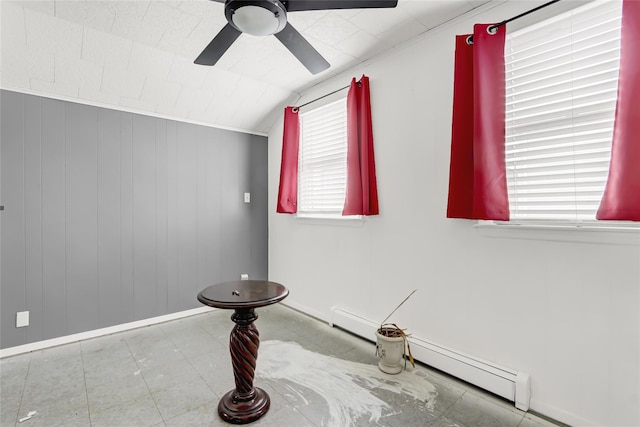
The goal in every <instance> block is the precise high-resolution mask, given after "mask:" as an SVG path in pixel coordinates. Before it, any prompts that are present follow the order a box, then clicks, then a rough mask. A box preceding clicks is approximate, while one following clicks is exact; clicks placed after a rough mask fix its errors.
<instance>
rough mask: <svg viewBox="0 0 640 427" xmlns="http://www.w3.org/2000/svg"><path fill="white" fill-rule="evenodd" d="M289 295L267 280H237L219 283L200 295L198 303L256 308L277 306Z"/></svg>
mask: <svg viewBox="0 0 640 427" xmlns="http://www.w3.org/2000/svg"><path fill="white" fill-rule="evenodd" d="M287 295H289V290H288V289H287V288H285V287H284V286H283V285H281V284H280V283H276V282H269V281H266V280H237V281H233V282H224V283H218V284H217V285H211V286H209V287H208V288H205V289H204V290H202V292H200V293H199V294H198V301H200V302H201V303H202V304H205V305H208V306H210V307H216V308H256V307H264V306H265V305H270V304H275V303H277V302H279V301H282V300H283V299H285V298H286V296H287Z"/></svg>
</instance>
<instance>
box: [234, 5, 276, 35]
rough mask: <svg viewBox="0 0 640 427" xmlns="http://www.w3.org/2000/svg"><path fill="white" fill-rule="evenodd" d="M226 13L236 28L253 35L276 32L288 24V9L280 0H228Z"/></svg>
mask: <svg viewBox="0 0 640 427" xmlns="http://www.w3.org/2000/svg"><path fill="white" fill-rule="evenodd" d="M224 15H225V17H226V18H227V21H229V24H231V25H232V26H233V27H234V28H235V29H236V30H238V31H241V32H243V33H247V34H251V35H253V36H268V35H271V34H276V33H278V32H280V31H282V29H284V27H285V26H286V25H287V10H286V9H285V7H284V5H283V4H282V3H281V2H280V1H279V0H227V1H226V2H225V5H224Z"/></svg>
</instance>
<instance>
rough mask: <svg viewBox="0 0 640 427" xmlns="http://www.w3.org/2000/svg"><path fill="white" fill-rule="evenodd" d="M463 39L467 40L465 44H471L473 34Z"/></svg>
mask: <svg viewBox="0 0 640 427" xmlns="http://www.w3.org/2000/svg"><path fill="white" fill-rule="evenodd" d="M465 41H466V42H467V44H468V45H469V46H473V36H467V38H466V39H465Z"/></svg>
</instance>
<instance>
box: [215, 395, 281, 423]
mask: <svg viewBox="0 0 640 427" xmlns="http://www.w3.org/2000/svg"><path fill="white" fill-rule="evenodd" d="M254 390H255V394H254V396H253V397H252V398H251V399H248V400H243V399H239V398H238V392H237V391H236V390H231V391H230V392H228V393H227V394H225V395H224V396H223V397H222V399H220V403H218V414H219V415H220V418H222V419H223V420H225V421H226V422H228V423H231V424H248V423H251V422H254V421H256V420H257V419H258V418H260V417H261V416H263V415H264V414H266V413H267V411H268V410H269V406H270V405H271V400H270V399H269V395H268V394H267V392H266V391H264V390H262V389H261V388H259V387H254Z"/></svg>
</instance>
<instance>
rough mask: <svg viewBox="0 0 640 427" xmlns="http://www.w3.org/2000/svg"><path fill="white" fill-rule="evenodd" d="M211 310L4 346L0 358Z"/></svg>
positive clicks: (149, 319)
mask: <svg viewBox="0 0 640 427" xmlns="http://www.w3.org/2000/svg"><path fill="white" fill-rule="evenodd" d="M212 310H215V308H211V307H198V308H193V309H191V310H185V311H178V312H176V313H169V314H165V315H162V316H157V317H150V318H148V319H142V320H136V321H135V322H129V323H122V324H120V325H115V326H108V327H106V328H100V329H94V330H92V331H86V332H80V333H77V334H72V335H65V336H62V337H58V338H51V339H48V340H43V341H37V342H33V343H29V344H24V345H18V346H15V347H9V348H4V349H0V359H2V358H5V357H10V356H16V355H18V354H23V353H29V352H32V351H37V350H44V349H45V348H50V347H56V346H59V345H63V344H70V343H73V342H77V341H83V340H88V339H91V338H97V337H101V336H104V335H111V334H115V333H117V332H124V331H128V330H131V329H137V328H142V327H145V326H150V325H155V324H157V323H164V322H168V321H170V320H177V319H182V318H184V317H189V316H194V315H196V314H202V313H207V312H209V311H212Z"/></svg>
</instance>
